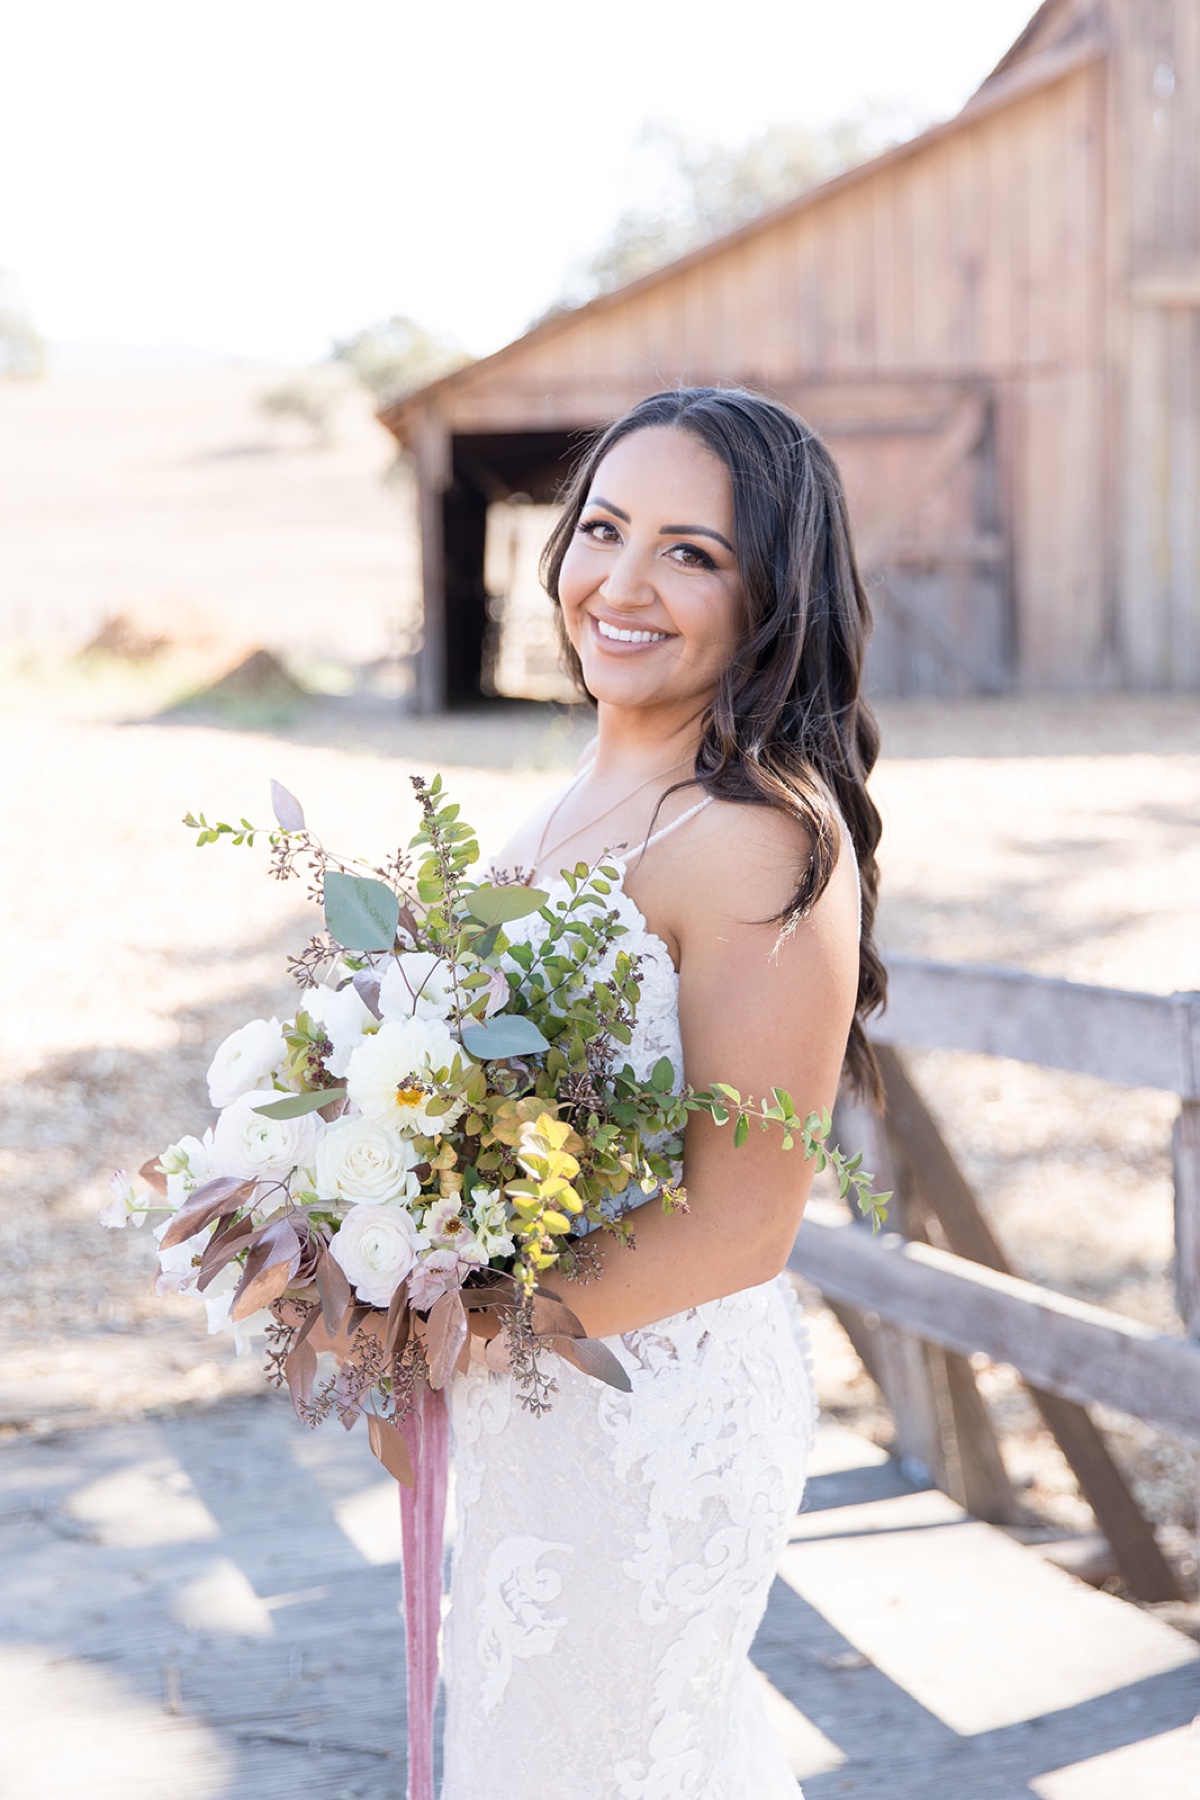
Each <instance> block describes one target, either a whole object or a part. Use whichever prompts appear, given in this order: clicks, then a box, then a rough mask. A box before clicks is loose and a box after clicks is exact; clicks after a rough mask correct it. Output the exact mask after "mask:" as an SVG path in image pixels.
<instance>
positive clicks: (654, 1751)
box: [442, 388, 883, 1800]
mask: <svg viewBox="0 0 1200 1800" xmlns="http://www.w3.org/2000/svg"><path fill="white" fill-rule="evenodd" d="M543 572H544V576H545V580H546V585H547V587H548V590H549V592H550V594H551V597H552V598H553V599H554V601H555V602H556V604H557V605H558V607H559V609H560V618H561V625H562V631H563V635H564V640H565V645H566V653H567V659H568V662H569V664H570V666H571V668H572V670H573V672H574V674H575V676H576V678H577V680H578V681H579V683H580V685H581V686H582V687H583V688H584V690H585V691H586V692H587V693H588V694H589V695H590V696H591V698H592V700H593V701H594V702H595V705H596V713H597V736H596V740H595V745H594V749H593V750H592V751H591V752H590V753H589V754H588V756H587V757H586V758H585V760H584V762H583V763H582V765H581V767H580V769H579V771H578V772H577V775H576V777H575V779H574V780H573V781H572V782H571V784H570V785H569V786H568V787H567V789H566V790H565V791H564V792H563V793H562V794H560V795H559V796H558V797H557V798H556V799H555V800H554V801H553V803H552V804H551V805H550V806H549V807H548V808H546V809H544V810H543V812H542V813H540V814H537V815H535V816H534V817H533V818H532V819H530V821H529V822H528V823H527V824H526V825H525V826H524V827H523V829H522V830H521V831H520V832H519V833H518V834H517V836H516V837H515V838H514V839H513V841H512V842H511V844H510V845H509V846H508V847H507V849H506V850H505V852H504V853H503V854H502V855H501V856H500V858H499V859H498V861H499V863H500V864H501V865H502V866H503V867H504V868H506V869H509V870H514V869H517V868H519V869H520V870H521V871H522V873H523V875H525V876H528V877H529V878H531V879H536V880H537V881H539V882H541V883H543V884H545V883H547V882H552V881H553V879H554V878H555V876H556V874H557V872H558V871H559V870H561V869H563V868H564V867H572V866H573V865H574V864H576V863H577V862H581V861H582V862H589V863H591V862H594V861H595V860H596V859H597V858H598V857H599V856H600V855H601V854H602V853H603V852H605V851H606V850H614V851H621V850H622V849H623V848H624V854H623V859H622V861H621V869H622V881H621V888H620V891H619V892H618V894H617V895H616V896H615V903H616V904H617V905H618V907H619V909H620V910H621V912H622V915H623V917H624V920H625V922H626V924H627V925H628V926H629V928H630V930H629V935H628V936H627V937H625V938H623V939H622V940H621V943H622V947H623V948H626V949H629V950H630V951H632V952H635V953H636V954H638V955H639V956H640V958H641V974H642V978H643V997H642V1005H641V1008H640V1013H639V1019H638V1025H637V1031H636V1033H635V1037H634V1042H633V1045H632V1046H631V1050H630V1059H631V1060H632V1061H633V1062H634V1063H635V1066H637V1067H639V1069H646V1068H648V1067H649V1066H651V1065H652V1064H653V1063H654V1062H655V1061H656V1060H657V1059H658V1057H659V1056H661V1055H662V1054H664V1053H666V1054H668V1055H670V1056H671V1058H672V1061H673V1062H674V1063H675V1065H676V1069H677V1071H678V1072H680V1073H683V1072H686V1078H687V1080H688V1081H690V1082H692V1083H693V1084H695V1085H697V1086H706V1085H707V1084H708V1083H710V1082H711V1081H714V1080H723V1081H729V1082H732V1083H733V1084H734V1085H735V1086H737V1087H738V1088H740V1089H741V1090H742V1092H743V1093H746V1092H749V1093H754V1094H757V1095H761V1094H762V1093H763V1092H764V1091H765V1090H767V1089H769V1087H770V1086H772V1085H778V1086H781V1087H786V1088H787V1089H789V1090H790V1092H791V1093H792V1094H793V1095H794V1097H795V1098H796V1100H797V1102H798V1105H799V1110H800V1111H801V1112H802V1113H807V1112H808V1111H810V1110H812V1109H814V1108H819V1107H823V1106H828V1105H830V1104H831V1103H832V1101H833V1097H834V1093H835V1090H836V1088H837V1085H838V1080H839V1076H840V1074H841V1071H842V1067H843V1061H844V1060H845V1061H846V1062H847V1063H848V1068H849V1072H850V1075H851V1076H852V1078H855V1079H856V1080H857V1081H858V1082H859V1084H863V1083H865V1084H867V1085H868V1086H870V1085H871V1084H872V1081H873V1065H872V1062H871V1056H870V1051H869V1048H868V1046H867V1043H866V1040H865V1038H864V1036H863V1032H862V1024H861V1019H862V1015H863V1014H864V1013H865V1012H866V1011H867V1010H868V1009H870V1008H871V1007H873V1006H875V1005H878V1004H879V1002H880V1000H881V998H882V991H883V976H882V970H881V967H880V964H879V961H878V958H877V956H876V953H875V951H874V948H873V945H872V940H871V924H872V918H873V914H874V907H875V890H876V870H875V861H874V850H875V845H876V843H877V841H878V836H879V822H878V815H877V814H876V812H875V809H874V807H873V805H872V804H871V802H870V800H869V799H868V797H867V794H866V790H865V780H866V776H867V774H868V772H869V770H870V768H871V766H872V764H873V762H874V759H875V753H876V742H877V740H876V732H875V727H874V724H873V721H872V719H871V716H870V713H869V711H868V710H867V708H866V707H865V705H864V704H863V702H862V700H861V698H860V696H859V679H860V673H861V666H862V655H863V649H864V645H865V640H866V636H867V630H868V608H867V603H866V599H865V596H864V594H863V589H862V585H861V583H860V581H859V579H858V575H857V572H856V569H855V565H854V559H853V553H852V549H851V544H850V537H849V531H848V526H847V521H846V514H845V507H844V503H843V499H842V495H841V488H840V483H839V481H838V477H837V473H836V470H835V468H834V466H833V464H832V462H831V460H830V458H829V455H828V453H827V452H826V450H825V449H824V447H823V446H822V445H821V443H820V442H819V440H818V439H817V438H815V437H814V436H813V434H812V433H811V432H810V431H809V430H808V429H807V428H806V427H805V426H804V425H803V424H802V423H801V421H800V420H798V419H797V418H795V417H794V416H793V415H792V414H791V413H789V412H787V411H786V409H784V408H782V407H780V406H777V405H775V404H774V403H772V402H770V401H768V400H765V399H762V398H760V397H758V396H756V395H753V394H749V393H742V392H733V391H718V390H714V389H708V388H702V389H691V390H685V391H681V392H674V393H664V394H657V395H654V396H653V397H651V398H650V399H648V400H645V401H642V402H641V403H640V404H639V405H638V406H635V407H634V408H633V410H632V411H631V412H630V413H629V414H627V415H626V417H625V418H623V419H621V420H620V421H618V423H617V424H615V425H613V426H612V427H610V429H609V430H608V431H607V432H605V433H604V434H603V436H602V437H601V438H600V439H599V441H598V442H597V443H596V445H595V446H594V448H593V449H592V451H591V453H590V454H589V455H587V457H586V458H585V460H584V462H583V463H582V465H581V467H580V468H579V470H578V472H577V474H576V477H575V479H574V482H573V484H572V486H571V489H570V492H569V495H568V498H567V504H566V508H565V511H564V514H563V517H562V520H561V522H560V523H559V525H558V526H557V527H556V529H555V531H554V533H553V536H552V537H551V540H550V543H549V545H548V546H547V551H546V556H545V560H544V570H543ZM856 863H857V871H858V874H856ZM859 874H860V875H861V886H860V881H859V878H858V876H859ZM860 919H861V928H860ZM681 1065H682V1067H681ZM810 1176H811V1165H810V1164H804V1163H802V1162H801V1160H800V1158H799V1157H798V1156H797V1155H795V1154H792V1155H789V1154H788V1153H786V1152H785V1151H783V1150H782V1148H781V1147H780V1144H779V1141H778V1138H777V1137H775V1136H769V1135H768V1136H760V1135H759V1134H758V1133H754V1134H752V1136H751V1139H750V1141H749V1142H748V1143H747V1144H746V1145H745V1146H744V1147H743V1148H741V1149H735V1148H734V1145H733V1142H732V1133H731V1132H729V1131H721V1130H720V1129H718V1128H717V1127H716V1126H715V1125H714V1124H712V1122H711V1121H709V1120H707V1119H704V1118H700V1117H694V1118H693V1120H692V1122H691V1123H690V1124H689V1126H688V1132H687V1143H686V1156H685V1164H684V1181H685V1183H686V1188H687V1195H688V1210H687V1212H686V1213H675V1214H670V1215H667V1214H664V1213H663V1211H662V1210H661V1207H660V1206H659V1204H658V1203H657V1202H650V1203H646V1204H643V1205H642V1206H640V1207H639V1208H637V1209H636V1210H635V1211H634V1212H633V1213H632V1215H631V1217H632V1221H633V1224H634V1227H635V1238H636V1247H635V1248H632V1249H630V1248H627V1247H624V1246H623V1245H622V1244H621V1243H620V1242H619V1241H618V1240H617V1239H616V1238H615V1237H612V1236H611V1235H609V1234H606V1233H603V1232H599V1233H596V1234H595V1235H594V1236H593V1238H592V1240H591V1244H592V1246H593V1247H594V1250H595V1256H594V1258H593V1259H592V1262H593V1266H594V1272H593V1273H592V1274H591V1275H590V1276H589V1278H588V1279H587V1280H586V1282H580V1281H576V1282H573V1283H570V1284H568V1283H566V1282H563V1283H561V1284H560V1291H561V1292H562V1293H563V1295H564V1297H565V1298H566V1299H567V1301H568V1302H569V1304H570V1306H571V1307H572V1309H573V1310H574V1311H575V1312H576V1313H577V1314H578V1316H579V1318H580V1319H581V1321H582V1323H583V1325H584V1327H585V1328H586V1330H587V1332H588V1334H589V1335H590V1336H592V1337H604V1338H606V1339H608V1341H609V1343H610V1345H611V1347H612V1348H613V1349H614V1351H615V1352H616V1354H617V1355H618V1356H619V1357H620V1358H621V1360H622V1362H623V1363H624V1365H625V1367H626V1369H627V1370H628V1372H629V1375H630V1378H631V1383H632V1392H631V1393H630V1394H624V1393H620V1392H617V1391H616V1390H614V1389H612V1388H609V1387H603V1386H601V1385H600V1384H599V1383H596V1382H593V1381H590V1380H589V1379H588V1378H587V1377H586V1376H584V1375H582V1374H580V1373H578V1372H576V1371H575V1370H574V1369H572V1368H569V1367H567V1366H565V1365H560V1366H559V1367H558V1368H557V1370H556V1376H557V1382H558V1392H557V1394H556V1395H555V1396H554V1403H553V1407H552V1409H551V1411H550V1412H549V1413H548V1414H547V1415H545V1416H543V1417H534V1416H531V1414H530V1413H528V1412H526V1411H525V1410H523V1408H522V1407H521V1405H520V1402H519V1399H518V1398H517V1397H516V1393H515V1388H514V1384H513V1381H512V1379H511V1377H508V1376H502V1375H495V1374H492V1373H490V1372H489V1371H487V1370H486V1369H484V1368H481V1367H480V1366H479V1364H478V1361H477V1360H475V1361H473V1363H472V1366H471V1368H470V1370H469V1372H468V1373H466V1374H465V1375H463V1376H461V1377H460V1378H458V1379H456V1381H455V1382H454V1383H452V1387H451V1416H452V1423H453V1429H454V1438H455V1466H456V1473H457V1484H458V1500H457V1506H458V1523H457V1536H456V1553H455V1567H454V1575H453V1580H452V1587H451V1608H450V1615H449V1618H448V1621H447V1627H446V1634H445V1654H444V1665H445V1672H446V1683H447V1715H446V1732H445V1776H444V1786H443V1790H442V1792H443V1800H482V1797H483V1796H488V1797H489V1800H509V1797H510V1796H511V1797H512V1800H518V1797H519V1800H693V1797H694V1800H775V1796H779V1797H780V1800H783V1797H784V1796H788V1797H789V1800H795V1795H796V1791H797V1790H796V1784H795V1781H794V1779H793V1778H792V1776H791V1774H790V1773H789V1771H788V1768H787V1765H786V1763H785V1761H784V1759H783V1757H782V1754H781V1753H780V1752H779V1750H778V1749H777V1748H776V1747H775V1745H774V1743H773V1741H772V1735H771V1732H770V1728H769V1726H768V1725H767V1723H766V1721H765V1718H764V1717H763V1714H762V1710H761V1700H760V1698H759V1694H758V1689H757V1687H756V1685H755V1680H754V1677H753V1674H752V1671H751V1668H750V1664H749V1661H748V1651H749V1649H750V1644H751V1641H752V1639H753V1636H754V1632H755V1630H756V1628H757V1626H758V1623H759V1620H760V1619H761V1617H762V1613H763V1610H764V1607H765V1605H766V1599H767V1593H768V1590H769V1588H770V1584H771V1581H772V1578H773V1575H774V1569H775V1564H776V1562H777V1559H778V1556H779V1554H780V1552H781V1550H782V1548H783V1545H784V1543H785V1542H786V1539H787V1532H788V1527H789V1524H790V1521H791V1518H792V1516H793V1513H794V1511H795V1508H796V1506H797V1505H798V1503H799V1499H800V1494H801V1489H802V1487H803V1480H804V1464H805V1458H806V1455H807V1451H808V1447H809V1443H810V1440H811V1436H812V1429H813V1418H814V1409H813V1398H812V1390H811V1384H810V1380H809V1375H808V1371H807V1367H806V1363H805V1358H804V1351H803V1347H802V1339H801V1337H800V1334H799V1327H798V1322H797V1319H796V1316H795V1315H796V1312H797V1309H796V1305H795V1300H794V1297H793V1295H792V1293H791V1290H790V1287H789V1285H788V1283H787V1279H786V1277H784V1278H783V1279H782V1280H780V1279H778V1278H779V1276H780V1271H781V1270H782V1269H783V1266H784V1264H785V1262H786V1259H787V1256H788V1253H789V1251H790V1249H791V1245H792V1241H793V1239H794V1237H795V1234H796V1228H797V1226H798V1224H799V1222H800V1215H801V1213H802V1211H803V1206H804V1201H805V1197H806V1194H807V1189H808V1185H809V1180H810ZM475 1318H476V1320H479V1319H480V1318H481V1315H475Z"/></svg>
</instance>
